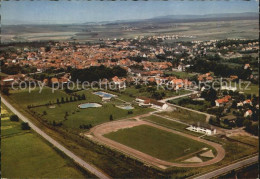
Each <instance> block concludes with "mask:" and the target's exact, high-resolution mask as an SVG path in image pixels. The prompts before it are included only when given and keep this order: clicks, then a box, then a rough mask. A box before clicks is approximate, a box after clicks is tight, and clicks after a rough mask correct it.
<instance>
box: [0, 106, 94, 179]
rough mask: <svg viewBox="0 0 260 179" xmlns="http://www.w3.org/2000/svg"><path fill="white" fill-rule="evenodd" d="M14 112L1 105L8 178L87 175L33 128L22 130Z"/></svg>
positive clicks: (3, 161) (4, 165)
mask: <svg viewBox="0 0 260 179" xmlns="http://www.w3.org/2000/svg"><path fill="white" fill-rule="evenodd" d="M11 114H12V113H11V112H10V111H8V110H7V108H6V107H5V106H2V107H1V156H2V157H1V172H2V177H4V178H33V177H39V176H41V177H42V178H84V177H93V176H92V175H91V174H88V173H87V172H82V171H80V170H79V169H78V168H77V167H76V165H75V164H74V163H73V161H71V160H70V159H68V158H66V157H65V156H64V155H63V154H62V153H61V152H59V151H58V149H56V148H54V147H52V146H51V145H50V144H49V143H47V142H46V141H44V140H43V139H42V138H41V137H40V136H38V135H37V134H36V133H34V132H33V131H23V130H21V122H12V121H10V120H9V116H10V115H11Z"/></svg>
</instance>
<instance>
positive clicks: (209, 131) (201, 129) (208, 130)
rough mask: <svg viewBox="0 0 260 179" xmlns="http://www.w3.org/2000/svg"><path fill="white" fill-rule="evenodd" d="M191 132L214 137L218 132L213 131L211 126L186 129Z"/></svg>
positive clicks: (193, 126) (194, 125)
mask: <svg viewBox="0 0 260 179" xmlns="http://www.w3.org/2000/svg"><path fill="white" fill-rule="evenodd" d="M186 129H187V130H189V131H193V132H198V133H202V134H206V135H214V134H216V132H217V130H216V129H213V128H212V127H211V126H210V125H200V124H199V123H198V124H193V125H191V126H189V127H187V128H186Z"/></svg>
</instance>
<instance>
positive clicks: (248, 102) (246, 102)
mask: <svg viewBox="0 0 260 179" xmlns="http://www.w3.org/2000/svg"><path fill="white" fill-rule="evenodd" d="M243 104H249V105H251V106H252V105H253V104H252V101H251V100H250V99H247V100H245V101H243Z"/></svg>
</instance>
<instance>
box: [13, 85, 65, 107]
mask: <svg viewBox="0 0 260 179" xmlns="http://www.w3.org/2000/svg"><path fill="white" fill-rule="evenodd" d="M39 92H40V88H36V89H35V90H33V91H31V92H30V93H29V91H28V89H26V90H11V91H10V94H11V95H10V97H11V98H12V99H14V100H15V101H17V102H19V105H21V106H23V107H27V105H43V104H46V103H49V102H50V101H52V102H56V100H57V98H59V99H60V98H61V97H64V98H65V97H69V95H67V94H66V93H65V92H63V91H61V90H57V91H55V92H54V93H52V89H51V88H49V87H44V88H43V89H42V91H41V93H39Z"/></svg>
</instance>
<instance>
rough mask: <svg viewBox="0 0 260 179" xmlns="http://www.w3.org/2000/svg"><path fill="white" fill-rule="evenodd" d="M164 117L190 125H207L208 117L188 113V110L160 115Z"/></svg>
mask: <svg viewBox="0 0 260 179" xmlns="http://www.w3.org/2000/svg"><path fill="white" fill-rule="evenodd" d="M158 114H160V115H163V116H167V117H171V118H174V119H176V120H180V121H182V122H185V123H188V124H194V123H198V122H200V123H206V116H205V115H204V114H198V113H196V112H192V111H188V110H186V109H181V108H178V107H177V109H176V110H174V111H170V112H161V113H158Z"/></svg>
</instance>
